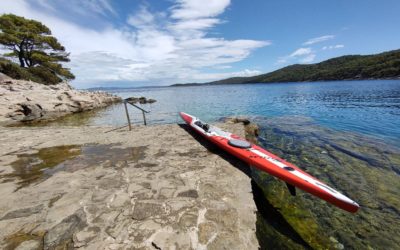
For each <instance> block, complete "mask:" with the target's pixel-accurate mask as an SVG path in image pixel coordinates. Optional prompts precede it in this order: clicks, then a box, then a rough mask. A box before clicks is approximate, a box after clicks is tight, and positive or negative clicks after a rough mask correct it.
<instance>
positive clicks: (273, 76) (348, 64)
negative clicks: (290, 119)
mask: <svg viewBox="0 0 400 250" xmlns="http://www.w3.org/2000/svg"><path fill="white" fill-rule="evenodd" d="M399 77H400V49H399V50H392V51H388V52H384V53H380V54H376V55H365V56H361V55H349V56H341V57H336V58H332V59H329V60H326V61H323V62H320V63H315V64H294V65H290V66H287V67H284V68H282V69H279V70H276V71H273V72H270V73H267V74H262V75H257V76H252V77H232V78H227V79H223V80H219V81H213V82H207V83H189V84H174V85H171V86H196V85H214V84H215V85H216V84H240V83H272V82H313V81H335V80H366V79H388V78H389V79H393V78H399Z"/></svg>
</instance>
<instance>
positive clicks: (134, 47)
mask: <svg viewBox="0 0 400 250" xmlns="http://www.w3.org/2000/svg"><path fill="white" fill-rule="evenodd" d="M0 13H14V14H17V15H22V16H25V17H26V18H31V19H36V20H40V21H42V22H43V23H44V24H45V25H47V26H48V27H50V28H51V30H52V31H53V34H54V35H55V36H56V37H57V38H58V39H59V40H60V41H61V42H62V43H63V44H64V45H65V47H66V48H67V50H68V51H69V52H71V62H70V63H69V64H68V65H67V66H68V67H70V68H71V69H72V71H73V73H74V74H75V75H76V77H77V78H76V80H74V81H73V82H72V84H73V85H74V86H75V87H78V88H88V87H99V86H124V87H126V86H144V85H169V84H173V83H187V82H205V81H211V80H217V79H222V78H227V77H232V76H251V75H255V74H261V73H266V72H270V71H273V70H275V69H278V68H281V67H284V66H287V65H290V64H294V63H315V62H320V61H323V60H325V59H328V58H331V57H336V56H341V55H346V54H373V53H379V52H382V51H387V50H393V49H399V48H400V46H399V45H400V32H399V26H398V24H399V23H400V14H399V13H400V1H398V0H381V1H378V0H332V1H323V0H303V1H301V0H279V1H278V0H275V1H271V0H270V1H268V0H252V1H244V0H209V1H207V0H157V1H156V0H152V1H150V0H147V1H145V0H138V1H136V0H114V1H112V0H70V1H64V0H2V1H1V6H0Z"/></svg>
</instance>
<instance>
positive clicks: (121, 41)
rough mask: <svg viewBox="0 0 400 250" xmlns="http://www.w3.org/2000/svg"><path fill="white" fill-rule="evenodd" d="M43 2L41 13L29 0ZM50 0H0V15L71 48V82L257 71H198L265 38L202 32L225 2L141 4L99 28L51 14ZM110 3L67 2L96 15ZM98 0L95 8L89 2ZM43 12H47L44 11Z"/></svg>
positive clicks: (237, 56)
mask: <svg viewBox="0 0 400 250" xmlns="http://www.w3.org/2000/svg"><path fill="white" fill-rule="evenodd" d="M37 1H40V3H41V5H43V4H47V5H48V6H47V8H45V9H42V10H41V11H39V10H36V9H37V8H32V4H35V3H36V4H38V2H37ZM52 3H53V2H52V1H45V0H36V1H34V0H29V1H28V0H2V6H1V8H0V14H1V13H14V14H17V15H22V16H24V17H27V18H31V19H36V20H39V21H41V22H43V23H44V24H45V25H47V26H48V27H49V28H50V29H51V30H52V31H53V34H54V35H55V36H56V37H57V38H58V39H59V40H60V42H61V43H62V44H63V45H65V47H66V48H67V51H69V52H71V63H70V64H68V66H69V67H71V69H72V71H73V73H74V74H75V75H76V77H77V80H75V82H74V83H75V85H78V86H82V85H83V84H84V83H91V82H98V81H102V82H104V81H140V82H146V81H156V82H158V83H159V82H162V83H164V84H168V83H175V82H178V81H179V82H182V81H184V82H191V81H202V80H213V78H211V77H212V76H214V77H215V78H214V79H217V78H219V76H222V75H223V76H224V77H225V76H229V77H230V76H237V75H243V74H252V73H254V74H258V73H259V72H258V71H257V72H256V71H251V70H247V71H246V70H245V71H240V72H237V71H234V70H233V71H232V72H231V73H223V74H222V75H218V74H210V73H203V70H204V68H217V67H219V66H222V67H230V65H229V64H230V63H234V62H238V61H241V60H243V59H245V58H246V57H247V56H249V54H250V53H251V52H252V51H254V50H255V49H257V48H261V47H263V46H268V45H269V44H270V42H269V41H257V40H244V39H238V40H226V39H224V38H222V37H212V36H210V34H209V33H208V30H209V29H211V28H213V27H215V25H217V24H220V23H222V22H223V21H222V20H221V19H219V18H218V15H219V14H221V13H223V12H224V11H225V9H226V8H227V6H229V4H230V1H229V0H213V1H210V3H207V4H204V2H203V1H200V0H196V1H187V0H177V1H176V2H175V4H174V5H173V6H172V7H171V8H170V9H167V10H165V11H164V12H159V13H154V12H150V11H149V10H148V9H147V8H146V7H142V8H140V9H139V10H138V12H137V13H133V14H132V15H130V16H129V17H128V18H127V20H126V24H125V25H122V26H121V27H115V26H112V25H104V27H102V28H99V29H96V30H94V29H91V28H88V27H83V26H81V25H78V24H76V23H74V22H72V21H68V20H65V19H62V18H60V17H59V16H57V15H53V14H54V11H50V10H51V8H53V9H55V10H56V12H57V11H62V10H59V9H57V6H56V5H53V4H52ZM110 3H112V2H111V1H106V0H91V1H88V2H85V4H83V2H82V1H77V0H73V1H70V2H69V4H75V5H76V6H75V7H77V8H79V7H80V8H81V10H80V11H83V12H84V11H88V10H90V11H91V13H93V12H95V13H98V15H99V16H102V15H104V14H107V13H115V14H117V13H116V12H115V10H114V9H113V7H112V6H111V4H110ZM96 4H98V6H97V7H96V6H95V5H96ZM46 10H48V12H46ZM86 86H87V85H86Z"/></svg>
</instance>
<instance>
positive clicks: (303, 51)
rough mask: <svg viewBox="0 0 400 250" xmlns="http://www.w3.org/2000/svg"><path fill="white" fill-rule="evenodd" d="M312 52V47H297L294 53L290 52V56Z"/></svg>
mask: <svg viewBox="0 0 400 250" xmlns="http://www.w3.org/2000/svg"><path fill="white" fill-rule="evenodd" d="M311 53H312V50H311V48H300V49H297V50H296V51H295V52H293V53H292V54H290V57H296V56H304V55H308V54H311Z"/></svg>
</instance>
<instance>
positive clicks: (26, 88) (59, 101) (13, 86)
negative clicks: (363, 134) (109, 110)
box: [0, 75, 122, 125]
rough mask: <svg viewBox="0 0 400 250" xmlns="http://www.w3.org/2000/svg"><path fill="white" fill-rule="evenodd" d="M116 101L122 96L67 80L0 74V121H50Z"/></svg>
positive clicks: (3, 122)
mask: <svg viewBox="0 0 400 250" xmlns="http://www.w3.org/2000/svg"><path fill="white" fill-rule="evenodd" d="M118 102H122V98H121V97H118V96H115V95H113V94H110V93H107V92H101V91H96V92H90V91H82V90H76V89H74V88H73V87H71V85H69V84H68V83H67V82H63V83H60V84H57V85H43V84H39V83H35V82H32V81H24V80H15V79H12V78H9V77H7V76H4V75H0V125H13V124H14V125H15V124H23V123H32V122H33V123H34V122H40V121H51V120H55V119H57V118H60V117H63V116H65V115H68V114H74V113H80V112H84V111H89V110H94V109H98V108H102V107H107V106H109V105H111V104H113V103H118Z"/></svg>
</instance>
